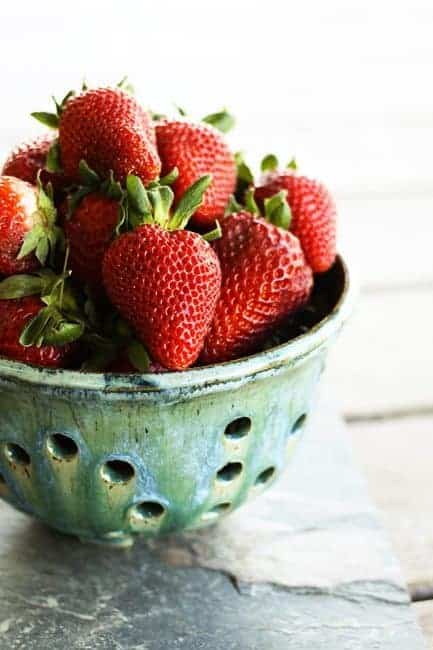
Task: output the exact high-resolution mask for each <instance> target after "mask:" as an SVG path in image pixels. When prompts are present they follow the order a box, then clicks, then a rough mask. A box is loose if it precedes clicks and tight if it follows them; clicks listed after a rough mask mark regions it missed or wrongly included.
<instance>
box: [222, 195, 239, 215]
mask: <svg viewBox="0 0 433 650" xmlns="http://www.w3.org/2000/svg"><path fill="white" fill-rule="evenodd" d="M241 210H242V206H241V204H240V203H238V201H236V197H235V196H233V194H232V195H231V197H230V199H229V202H228V203H227V207H226V209H225V212H224V216H225V217H226V216H227V215H229V214H235V213H236V212H240V211H241Z"/></svg>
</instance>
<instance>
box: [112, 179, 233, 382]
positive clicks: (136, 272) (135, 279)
mask: <svg viewBox="0 0 433 650" xmlns="http://www.w3.org/2000/svg"><path fill="white" fill-rule="evenodd" d="M128 181H129V182H128V183H127V185H128V186H129V187H128V189H129V194H130V195H132V194H133V193H132V191H131V190H132V188H131V179H130V178H128ZM210 182H211V178H210V177H209V176H205V177H203V178H202V179H200V180H199V181H197V182H196V183H195V184H194V185H193V186H191V187H190V188H189V190H188V191H187V192H186V194H185V195H184V196H183V197H182V199H181V200H180V201H179V203H178V206H177V208H176V210H175V211H174V212H173V213H171V211H170V209H171V204H172V202H173V198H174V196H173V192H172V191H171V189H170V188H169V187H157V188H154V189H151V190H148V191H147V192H146V191H145V190H144V188H143V186H142V185H141V186H140V185H138V184H137V179H134V183H135V185H136V189H137V188H138V189H139V193H138V194H137V196H136V200H135V201H134V200H131V199H132V198H133V197H132V196H130V203H131V204H132V205H133V210H135V212H139V211H140V206H141V211H142V213H143V222H144V225H139V226H138V227H137V228H135V230H133V231H132V232H128V233H124V234H122V235H121V236H120V237H118V238H117V239H115V240H114V241H113V243H112V244H111V245H110V247H109V248H108V250H107V252H106V253H105V255H104V260H103V266H102V276H103V281H104V286H105V289H106V292H107V295H108V297H109V298H110V300H111V302H112V303H113V305H114V306H115V307H116V308H117V309H118V310H119V312H120V314H121V315H122V316H123V318H124V319H125V320H126V321H127V322H128V323H129V324H130V325H131V327H132V328H133V330H134V331H135V335H136V336H137V338H138V339H139V340H140V341H141V342H142V343H143V344H144V346H145V347H146V349H147V350H148V351H149V354H150V356H151V357H152V359H153V360H154V361H155V362H157V363H159V364H161V365H162V366H164V367H166V368H169V369H174V370H182V369H184V368H187V367H189V366H190V365H192V364H193V363H194V361H195V360H196V359H197V357H198V355H199V353H200V350H201V348H202V345H203V341H204V338H205V336H206V333H207V330H208V328H209V325H210V323H211V321H212V318H213V315H214V311H215V306H216V303H217V300H218V296H219V291H220V283H221V272H220V266H219V262H218V258H217V256H216V254H215V252H214V251H213V250H212V248H211V246H210V245H209V244H208V243H207V241H205V240H204V238H202V237H201V236H200V235H198V234H197V233H194V232H190V231H186V230H183V228H184V227H185V225H186V223H187V221H188V220H189V218H190V217H191V215H192V214H193V212H194V211H195V210H196V209H197V207H199V206H200V204H201V201H202V197H203V194H204V192H205V190H206V189H207V187H209V184H210ZM149 206H152V208H153V209H152V211H150V210H149ZM131 217H132V215H131V214H129V215H128V218H129V219H131ZM136 218H137V215H135V219H136Z"/></svg>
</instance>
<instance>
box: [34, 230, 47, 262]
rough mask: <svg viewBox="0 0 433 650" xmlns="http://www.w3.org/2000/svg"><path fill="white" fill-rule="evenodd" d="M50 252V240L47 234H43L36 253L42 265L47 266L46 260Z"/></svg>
mask: <svg viewBox="0 0 433 650" xmlns="http://www.w3.org/2000/svg"><path fill="white" fill-rule="evenodd" d="M49 252H50V244H49V240H48V238H47V237H46V236H43V237H41V238H40V240H39V241H38V245H37V246H36V250H35V255H36V257H37V259H38V260H39V262H40V263H41V266H45V262H46V261H47V257H48V253H49Z"/></svg>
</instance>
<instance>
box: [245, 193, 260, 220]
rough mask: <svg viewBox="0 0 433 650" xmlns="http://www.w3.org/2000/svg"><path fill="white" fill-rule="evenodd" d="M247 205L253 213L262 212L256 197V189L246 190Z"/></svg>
mask: <svg viewBox="0 0 433 650" xmlns="http://www.w3.org/2000/svg"><path fill="white" fill-rule="evenodd" d="M245 207H246V209H247V210H248V212H251V214H260V210H259V207H258V205H257V203H256V200H255V198H254V190H253V189H252V188H250V189H249V190H247V191H246V192H245Z"/></svg>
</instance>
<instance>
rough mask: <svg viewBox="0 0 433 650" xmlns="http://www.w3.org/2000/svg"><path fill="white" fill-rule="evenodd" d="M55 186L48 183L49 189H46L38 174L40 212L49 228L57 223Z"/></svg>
mask: <svg viewBox="0 0 433 650" xmlns="http://www.w3.org/2000/svg"><path fill="white" fill-rule="evenodd" d="M52 197H53V187H52V185H51V183H48V185H47V191H45V190H44V188H43V186H42V183H41V180H40V173H39V175H38V208H39V212H40V213H41V215H42V218H43V219H42V220H43V221H44V225H45V226H46V227H48V228H51V227H52V226H54V224H55V223H56V218H57V210H56V208H55V205H54V203H53V198H52Z"/></svg>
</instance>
